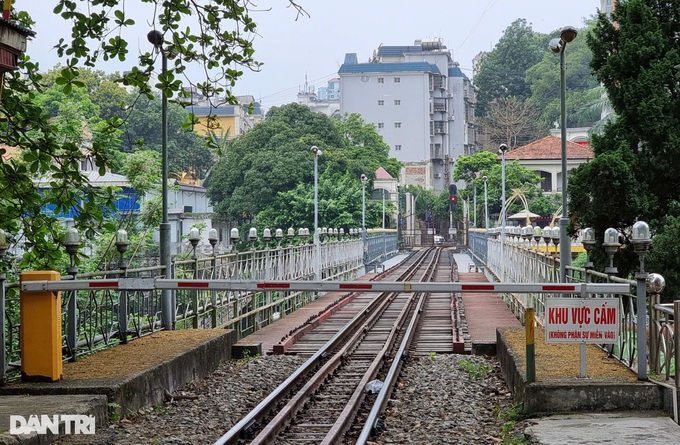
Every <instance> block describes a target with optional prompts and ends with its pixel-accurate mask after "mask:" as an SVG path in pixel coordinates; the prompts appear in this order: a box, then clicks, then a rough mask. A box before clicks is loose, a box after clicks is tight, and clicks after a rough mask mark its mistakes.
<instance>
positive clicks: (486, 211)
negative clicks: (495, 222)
mask: <svg viewBox="0 0 680 445" xmlns="http://www.w3.org/2000/svg"><path fill="white" fill-rule="evenodd" d="M488 179H489V178H487V177H486V176H484V228H485V229H486V231H487V232H488V231H489V198H488V194H487V189H486V181H488Z"/></svg>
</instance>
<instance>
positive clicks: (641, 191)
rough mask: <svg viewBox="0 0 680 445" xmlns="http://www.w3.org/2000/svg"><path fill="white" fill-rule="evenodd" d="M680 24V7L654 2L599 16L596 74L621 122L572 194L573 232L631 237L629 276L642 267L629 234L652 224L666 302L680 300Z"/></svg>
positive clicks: (601, 257) (602, 141)
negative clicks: (587, 230) (586, 230)
mask: <svg viewBox="0 0 680 445" xmlns="http://www.w3.org/2000/svg"><path fill="white" fill-rule="evenodd" d="M678 17H680V5H679V4H678V3H677V2H662V3H659V2H655V1H649V0H630V1H627V2H620V3H619V4H618V6H617V9H616V12H615V13H614V16H613V19H614V20H615V21H616V24H614V23H612V22H611V21H610V20H609V19H608V18H607V17H606V16H604V15H600V16H598V18H597V21H596V23H595V26H594V28H593V31H592V32H591V33H589V34H588V35H587V43H588V46H589V47H590V49H591V51H592V53H593V59H592V62H591V67H592V69H593V71H594V73H595V75H596V77H597V80H598V81H600V82H601V83H602V85H603V86H604V88H605V90H606V92H607V95H608V96H609V100H610V103H611V106H612V107H613V109H614V112H615V113H616V118H615V119H613V120H611V121H610V122H609V123H608V124H607V125H606V126H605V128H604V132H603V133H602V134H601V135H599V136H598V135H595V136H593V138H592V146H593V150H594V152H595V159H594V160H593V161H591V162H589V163H587V164H584V165H582V166H580V167H579V168H578V169H576V170H575V171H574V172H573V174H572V177H571V178H570V187H569V197H570V214H571V215H573V216H572V226H571V230H576V229H579V228H583V227H593V228H594V229H595V233H596V237H597V239H598V240H601V239H602V236H603V233H604V231H605V230H606V229H607V228H608V227H613V228H616V229H617V230H619V231H620V232H621V233H622V234H624V239H623V243H624V244H625V245H626V246H627V248H625V249H622V250H621V252H620V253H619V254H617V255H616V258H615V262H616V264H617V268H618V270H619V274H620V275H622V276H630V274H632V273H633V272H635V270H636V269H637V268H638V267H639V265H638V261H637V256H636V255H635V254H634V253H633V252H632V249H631V248H630V247H631V246H630V244H629V243H630V240H629V238H628V237H629V233H630V232H629V228H630V227H631V226H632V225H633V224H634V223H635V221H637V220H643V221H646V222H647V223H649V225H650V229H651V230H652V233H653V234H658V235H659V236H658V237H655V238H654V240H653V245H652V249H653V254H652V253H650V258H653V259H650V260H648V266H647V270H652V271H654V272H658V273H661V274H662V275H664V276H668V277H671V283H670V285H668V286H667V289H666V291H664V293H662V298H673V297H675V296H677V294H678V287H677V286H678V281H677V260H676V258H677V252H678V243H680V241H679V240H678V238H677V227H678V226H677V219H676V218H677V217H678V216H680V212H679V211H678V201H679V200H680V176H678V175H677V172H678V171H680V85H679V84H678V70H677V69H676V68H675V67H676V66H677V65H679V64H680V51H679V49H678V46H677V40H676V39H675V37H673V36H675V35H677V34H678V33H679V32H680V21H679V20H678ZM613 192H615V193H613ZM670 233H675V234H676V236H675V237H673V236H669V235H668V234H670ZM657 240H659V241H657ZM592 257H593V262H594V263H595V266H596V268H600V267H602V266H603V265H604V264H606V261H607V256H606V254H605V253H604V252H603V249H602V247H601V246H599V245H597V246H596V250H595V251H594V252H593V256H592ZM652 265H653V266H652ZM651 267H654V269H651Z"/></svg>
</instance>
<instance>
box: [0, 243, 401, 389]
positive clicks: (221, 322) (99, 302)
mask: <svg viewBox="0 0 680 445" xmlns="http://www.w3.org/2000/svg"><path fill="white" fill-rule="evenodd" d="M371 239H375V240H376V241H375V242H376V243H380V236H378V235H374V236H372V238H371ZM395 245H396V242H395ZM320 253H321V271H322V278H323V279H325V280H352V279H354V278H356V277H358V276H360V275H361V274H363V273H364V262H363V259H364V247H363V245H362V241H361V239H357V238H346V239H341V240H337V239H335V240H329V241H327V242H323V243H322V244H321V246H320ZM315 254H316V251H315V249H314V246H313V245H312V244H303V245H296V246H289V247H276V248H271V249H270V248H266V249H263V250H251V251H246V252H238V253H229V254H225V255H214V256H204V257H197V258H191V259H186V260H177V261H173V264H172V266H171V267H172V270H171V274H169V275H166V274H165V273H164V270H163V269H164V268H162V267H160V266H156V267H146V268H139V269H126V268H124V269H119V270H108V271H101V272H95V273H83V274H77V275H75V276H68V275H67V276H63V277H62V280H73V279H75V280H101V281H102V282H104V281H105V280H107V279H112V278H118V277H123V276H125V277H129V278H138V279H140V280H143V279H148V278H167V277H168V276H169V277H176V278H182V279H226V280H313V279H314V263H315ZM0 284H1V286H0V293H1V295H0V300H1V301H2V302H3V303H4V309H5V311H4V312H5V317H4V319H3V323H2V326H0V332H2V334H3V336H2V339H1V340H2V341H0V347H3V348H4V351H5V354H4V355H2V354H0V380H5V379H7V378H8V377H12V378H14V377H15V376H18V369H19V366H20V355H21V350H20V347H19V345H20V337H19V335H20V332H21V326H20V323H19V320H20V306H21V305H20V298H19V288H20V286H19V283H6V282H4V281H1V280H0ZM315 297H316V293H315V292H310V291H303V292H292V291H290V292H286V291H267V290H263V291H258V292H251V291H237V290H234V291H205V290H195V289H191V290H190V289H181V290H177V291H176V292H173V293H172V302H173V304H172V307H171V308H170V309H169V310H170V311H171V312H172V317H171V319H172V323H173V328H177V329H184V328H208V327H229V328H232V329H234V330H235V331H236V332H237V335H238V336H239V337H242V336H245V335H248V334H249V333H251V332H254V331H255V330H257V329H259V328H261V327H263V326H266V325H267V324H269V323H271V322H273V321H275V320H276V319H278V318H280V317H285V316H286V315H288V314H290V313H291V312H293V311H295V310H296V309H298V308H300V307H302V306H304V305H305V304H307V303H308V302H309V301H311V300H313V299H314V298H315ZM70 302H75V304H69V303H70ZM164 309H165V308H163V307H162V302H161V293H160V291H158V290H150V289H145V290H139V289H134V288H130V289H120V290H118V289H106V288H97V289H87V290H76V291H68V292H64V293H63V294H62V318H61V322H62V333H63V342H62V343H63V357H64V359H65V360H74V359H76V358H77V357H78V356H80V355H83V354H89V353H92V352H95V351H97V350H100V349H105V348H108V347H110V346H112V345H115V344H118V343H121V342H126V341H127V340H128V338H131V337H139V336H142V335H146V334H149V333H152V332H154V331H155V330H158V329H163V328H164V326H163V325H162V320H163V317H162V311H163V310H164ZM166 310H167V309H166Z"/></svg>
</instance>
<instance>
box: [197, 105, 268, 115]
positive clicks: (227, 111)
mask: <svg viewBox="0 0 680 445" xmlns="http://www.w3.org/2000/svg"><path fill="white" fill-rule="evenodd" d="M236 106H237V105H220V106H219V107H209V106H205V107H197V106H193V107H192V106H188V107H186V110H187V111H188V112H189V113H193V114H194V115H195V116H234V115H235V114H236V110H235V107H236ZM241 106H242V107H243V109H244V110H245V111H246V112H247V111H248V107H249V106H250V105H249V104H246V105H241ZM258 114H262V107H261V105H260V103H259V102H253V115H258Z"/></svg>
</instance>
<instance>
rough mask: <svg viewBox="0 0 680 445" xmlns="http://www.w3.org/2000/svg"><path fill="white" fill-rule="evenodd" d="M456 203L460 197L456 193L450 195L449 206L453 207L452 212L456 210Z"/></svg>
mask: <svg viewBox="0 0 680 445" xmlns="http://www.w3.org/2000/svg"><path fill="white" fill-rule="evenodd" d="M456 204H458V197H457V196H456V195H453V196H450V197H449V206H450V207H451V211H452V212H455V211H456Z"/></svg>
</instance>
